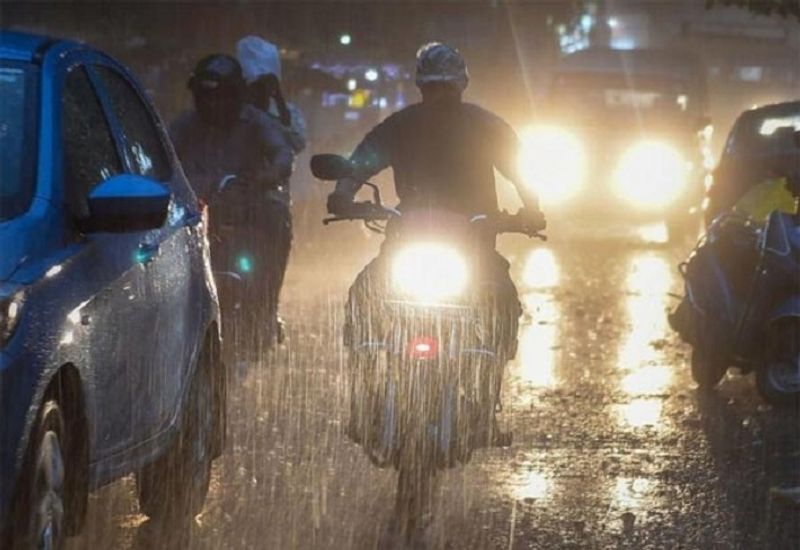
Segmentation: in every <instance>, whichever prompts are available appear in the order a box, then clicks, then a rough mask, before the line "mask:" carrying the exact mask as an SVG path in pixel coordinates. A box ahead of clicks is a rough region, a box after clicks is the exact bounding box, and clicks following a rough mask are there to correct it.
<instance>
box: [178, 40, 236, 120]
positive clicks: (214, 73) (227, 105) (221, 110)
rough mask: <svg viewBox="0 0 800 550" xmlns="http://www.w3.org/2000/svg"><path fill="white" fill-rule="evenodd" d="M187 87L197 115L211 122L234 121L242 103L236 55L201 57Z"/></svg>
mask: <svg viewBox="0 0 800 550" xmlns="http://www.w3.org/2000/svg"><path fill="white" fill-rule="evenodd" d="M187 86H188V87H189V89H190V90H191V91H192V95H193V96H194V106H195V109H196V110H197V113H198V114H199V115H200V117H201V118H202V119H203V120H205V121H206V122H208V123H210V124H214V125H227V124H229V123H231V122H232V121H234V120H236V118H237V117H238V116H239V113H240V111H241V109H242V105H243V104H244V92H245V81H244V75H243V74H242V67H241V65H239V62H238V61H236V58H234V57H231V56H230V55H225V54H212V55H209V56H207V57H204V58H203V59H201V60H200V62H199V63H198V64H197V66H196V67H195V68H194V71H192V75H191V76H190V77H189V82H188V83H187Z"/></svg>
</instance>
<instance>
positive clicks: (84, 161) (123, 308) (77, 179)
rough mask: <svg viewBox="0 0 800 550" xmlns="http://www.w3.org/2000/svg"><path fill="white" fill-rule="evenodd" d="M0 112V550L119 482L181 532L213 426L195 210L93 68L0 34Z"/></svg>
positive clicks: (65, 517)
mask: <svg viewBox="0 0 800 550" xmlns="http://www.w3.org/2000/svg"><path fill="white" fill-rule="evenodd" d="M0 98H2V101H0V536H1V537H2V538H0V547H2V548H16V547H19V548H29V547H36V548H59V547H61V546H62V545H63V542H64V539H65V537H67V536H69V535H71V534H75V533H77V532H78V531H80V528H81V524H82V522H83V519H84V516H85V511H86V506H87V494H88V493H89V492H90V491H92V490H93V489H95V488H97V487H100V486H102V485H104V484H107V483H109V482H111V481H114V480H115V479H118V478H120V477H121V476H124V475H127V474H130V473H135V474H136V479H137V487H138V496H139V503H140V508H141V510H142V511H143V512H144V513H146V514H148V515H149V516H151V517H154V518H171V517H175V518H179V517H190V516H191V515H193V514H196V513H197V512H199V511H200V509H201V508H202V505H203V502H204V500H205V496H206V493H207V491H208V485H209V477H210V468H211V461H212V460H213V458H215V457H216V456H218V455H219V454H220V453H221V451H222V448H223V445H224V438H225V411H226V402H225V395H226V391H225V380H226V377H225V373H224V369H223V366H222V362H221V361H220V359H219V349H220V345H219V344H220V341H219V338H220V337H219V333H220V332H219V306H218V304H217V298H216V288H215V286H214V281H213V278H212V275H211V268H210V263H209V251H208V242H207V238H206V230H205V226H206V224H205V221H204V216H203V215H202V211H201V206H200V205H199V204H198V202H197V199H196V198H195V196H194V193H193V192H192V190H191V188H190V186H189V184H188V183H187V180H186V178H185V176H184V174H183V171H182V169H181V166H180V164H179V162H178V160H177V158H176V156H175V153H174V151H173V148H172V145H171V143H170V141H169V139H168V137H167V134H166V132H165V131H164V126H163V124H162V122H161V120H160V119H159V117H158V115H157V113H156V111H155V109H154V108H153V106H152V105H151V103H150V102H149V101H148V100H147V99H146V97H145V95H144V94H143V92H142V88H141V87H140V86H139V85H138V84H137V82H136V80H135V78H134V77H133V76H132V75H131V74H130V72H129V71H127V70H126V69H125V68H124V67H123V66H122V65H120V64H119V63H118V62H117V61H115V60H114V59H112V58H111V57H109V56H107V55H105V54H104V53H102V52H100V51H97V50H95V49H92V48H89V47H87V46H85V45H82V44H78V43H75V42H71V41H66V40H54V39H50V38H46V37H41V36H34V35H29V34H21V33H14V32H0Z"/></svg>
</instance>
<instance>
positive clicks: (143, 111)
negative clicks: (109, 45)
mask: <svg viewBox="0 0 800 550" xmlns="http://www.w3.org/2000/svg"><path fill="white" fill-rule="evenodd" d="M95 70H96V71H97V74H98V75H99V76H100V78H101V79H102V81H103V84H104V85H105V88H106V92H107V94H108V97H109V99H110V101H111V107H112V109H113V110H114V114H115V115H116V117H117V120H118V121H119V123H120V126H121V127H122V130H123V131H124V132H125V138H126V145H125V154H126V155H127V157H128V161H129V163H130V166H131V169H132V170H133V171H134V173H136V174H139V175H140V176H147V177H149V178H153V179H155V180H158V181H167V180H169V179H170V175H171V172H172V170H171V168H170V165H169V160H168V159H169V157H168V156H167V153H166V151H165V150H164V146H163V144H162V142H161V137H160V136H159V132H158V129H157V128H156V125H155V122H154V120H153V117H152V116H151V115H150V111H149V110H148V109H147V107H146V106H145V104H144V103H143V102H142V99H141V98H140V97H139V94H138V93H137V92H136V90H135V89H134V88H133V87H132V86H131V85H130V84H129V83H128V81H127V80H126V79H125V78H124V77H123V76H122V75H120V74H119V73H118V72H117V71H115V70H113V69H109V68H108V67H102V66H98V67H95Z"/></svg>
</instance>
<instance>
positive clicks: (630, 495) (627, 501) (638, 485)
mask: <svg viewBox="0 0 800 550" xmlns="http://www.w3.org/2000/svg"><path fill="white" fill-rule="evenodd" d="M650 489H651V483H650V480H649V479H645V478H642V477H637V478H624V477H621V478H617V483H616V486H615V487H614V501H615V502H616V504H617V506H619V507H620V508H628V509H631V508H638V507H639V506H640V505H641V503H642V500H643V499H644V498H645V497H646V496H647V494H648V493H649V492H650Z"/></svg>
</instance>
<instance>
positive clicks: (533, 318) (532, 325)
mask: <svg viewBox="0 0 800 550" xmlns="http://www.w3.org/2000/svg"><path fill="white" fill-rule="evenodd" d="M523 280H524V283H525V290H527V289H530V290H528V291H527V293H525V294H524V295H523V296H524V297H523V301H524V304H525V310H526V311H527V312H529V314H530V318H529V319H525V320H523V322H522V325H521V327H520V339H519V351H518V353H517V360H516V361H515V363H514V364H513V365H512V366H511V369H512V376H514V377H516V378H517V379H518V381H519V382H521V383H522V385H523V386H525V387H527V389H528V390H530V389H531V388H530V386H533V387H534V388H549V387H552V386H553V385H554V384H555V368H556V349H555V347H556V343H557V338H558V321H559V316H560V313H559V308H558V305H557V303H556V301H555V299H554V297H553V294H552V289H553V288H554V287H555V286H557V285H558V284H559V280H560V270H559V266H558V262H557V260H556V257H555V255H554V254H553V251H552V250H550V249H549V248H544V247H542V248H537V249H535V250H533V251H531V253H530V255H529V256H528V259H527V260H526V262H525V270H524V272H523ZM525 290H523V292H525ZM530 400H531V392H530V391H524V392H522V394H520V395H519V399H518V401H517V402H516V403H515V404H516V405H526V404H529V403H530Z"/></svg>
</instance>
